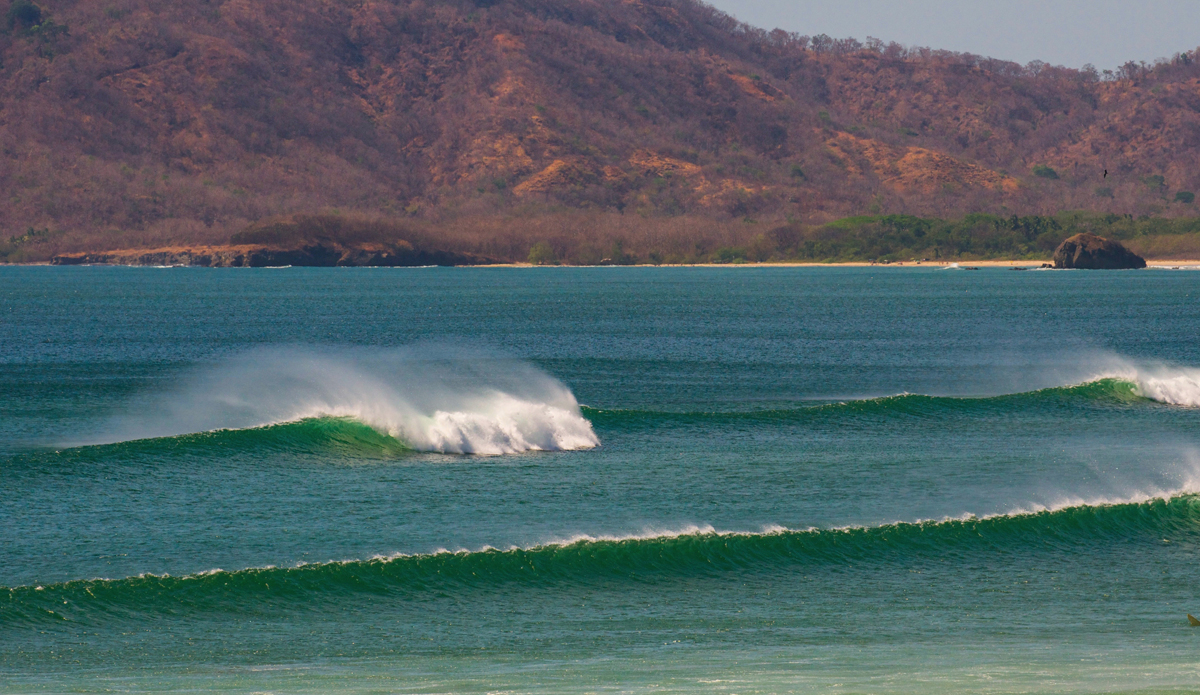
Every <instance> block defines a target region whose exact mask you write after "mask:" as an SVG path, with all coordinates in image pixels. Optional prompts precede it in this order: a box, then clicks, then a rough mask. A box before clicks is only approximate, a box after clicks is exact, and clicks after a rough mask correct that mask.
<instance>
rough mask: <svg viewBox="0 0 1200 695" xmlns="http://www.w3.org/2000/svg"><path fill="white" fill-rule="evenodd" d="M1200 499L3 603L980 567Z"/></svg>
mask: <svg viewBox="0 0 1200 695" xmlns="http://www.w3.org/2000/svg"><path fill="white" fill-rule="evenodd" d="M1198 524H1200V497H1198V496H1197V495H1196V494H1195V490H1194V486H1189V487H1187V488H1186V489H1185V490H1176V491H1170V492H1163V493H1149V494H1136V495H1133V496H1131V497H1129V498H1127V499H1125V500H1112V501H1109V500H1091V501H1089V502H1086V503H1075V502H1074V501H1068V502H1064V504H1063V505H1062V506H1059V505H1055V506H1053V507H1049V508H1045V507H1039V508H1033V509H1016V510H1013V511H1012V512H1009V513H1007V514H999V515H994V516H987V517H976V516H971V515H965V516H962V517H958V518H945V519H940V520H922V521H914V522H897V523H890V524H882V525H878V526H852V527H845V528H808V529H789V528H784V527H780V526H772V527H767V528H764V529H763V530H761V531H759V532H723V531H718V530H716V529H714V528H713V527H711V526H689V527H685V528H681V529H677V530H670V531H647V532H645V533H642V534H632V535H618V536H591V535H577V536H572V537H569V538H564V539H561V540H557V541H553V542H549V543H542V544H537V545H533V546H528V547H510V548H507V549H497V548H491V547H485V548H481V549H478V550H473V551H469V550H456V551H452V550H439V551H436V552H433V553H427V554H418V555H392V556H386V557H382V556H381V557H375V558H371V559H368V560H352V561H342V562H328V563H319V564H303V565H298V566H295V567H262V568H251V569H243V570H237V571H224V570H212V571H209V572H203V573H199V574H193V575H187V576H180V577H174V576H168V575H151V574H146V575H141V576H136V577H127V578H124V579H92V580H76V581H69V582H64V583H60V584H51V585H46V586H21V587H14V588H8V589H0V596H3V597H5V598H6V599H7V600H0V625H8V626H17V625H23V626H35V625H46V624H47V623H55V622H62V621H71V622H76V623H80V624H85V625H86V624H90V623H94V622H108V621H111V620H113V619H118V620H119V619H128V620H131V621H138V620H144V619H145V616H147V615H164V614H169V615H190V614H192V613H195V612H217V613H222V612H234V611H242V610H246V609H247V607H248V606H253V609H254V610H297V609H303V607H304V606H306V605H309V606H311V605H324V604H326V603H328V602H330V601H337V600H339V599H343V598H346V597H351V596H354V595H370V596H373V597H380V596H386V597H388V598H390V599H400V600H403V599H409V598H419V597H421V596H425V595H427V594H429V593H430V592H435V593H445V592H451V593H453V592H469V591H472V590H473V589H475V588H478V587H489V586H490V587H495V586H502V585H505V584H517V585H523V586H556V585H563V584H589V583H592V582H598V581H599V582H609V583H611V582H618V583H619V582H642V581H653V580H655V578H670V577H699V576H721V575H726V574H731V573H732V574H740V573H744V572H747V571H753V572H763V571H771V570H788V569H790V568H797V567H806V566H827V565H845V564H853V565H855V566H856V567H864V566H868V567H869V566H877V567H879V568H880V569H883V570H884V571H893V569H894V565H895V564H897V563H898V564H905V565H907V564H911V563H912V562H914V561H917V560H920V559H921V558H925V559H930V558H946V557H951V556H959V557H961V556H963V555H965V554H969V553H994V552H999V553H1004V554H1005V555H1006V556H1010V555H1012V554H1015V553H1022V552H1029V551H1031V550H1047V549H1050V550H1072V549H1079V548H1083V549H1085V550H1093V549H1095V550H1101V551H1106V550H1109V549H1111V547H1112V546H1113V544H1115V543H1119V542H1124V541H1131V540H1133V541H1136V540H1138V539H1142V540H1147V539H1149V540H1153V541H1154V542H1161V540H1162V539H1163V538H1167V537H1178V538H1194V537H1195V536H1196V534H1197V529H1198Z"/></svg>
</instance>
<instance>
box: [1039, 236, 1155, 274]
mask: <svg viewBox="0 0 1200 695" xmlns="http://www.w3.org/2000/svg"><path fill="white" fill-rule="evenodd" d="M1054 267H1055V268H1086V269H1089V270H1125V269H1129V268H1145V267H1146V259H1144V258H1142V257H1141V256H1139V255H1137V254H1136V253H1134V252H1132V251H1130V250H1129V249H1127V248H1125V247H1124V246H1122V245H1121V243H1120V242H1118V241H1113V240H1112V239H1105V238H1104V237H1102V236H1096V235H1095V234H1088V233H1086V232H1084V233H1083V234H1076V235H1075V236H1073V237H1070V238H1069V239H1067V240H1066V241H1064V242H1063V243H1061V244H1059V246H1058V249H1057V250H1055V252H1054Z"/></svg>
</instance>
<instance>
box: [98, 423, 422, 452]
mask: <svg viewBox="0 0 1200 695" xmlns="http://www.w3.org/2000/svg"><path fill="white" fill-rule="evenodd" d="M180 450H187V451H194V452H197V453H201V452H204V451H209V450H216V451H218V452H226V453H236V452H242V451H252V452H291V453H297V452H316V453H332V454H345V455H352V456H364V457H387V458H392V457H396V456H403V455H406V454H410V453H412V451H413V450H412V449H411V448H410V447H409V446H408V445H407V444H405V443H404V442H402V441H400V440H399V439H396V438H395V437H392V436H390V435H388V434H385V433H383V432H380V431H378V430H376V429H375V428H373V427H371V426H370V425H366V424H364V423H362V422H359V421H357V420H355V419H353V418H343V417H322V418H306V419H304V420H298V421H296V422H285V423H280V424H277V425H266V426H263V427H251V428H246V429H237V430H214V431H212V432H199V433H196V434H181V435H176V436H173V437H155V438H152V439H135V440H132V441H127V442H118V443H115V444H93V445H89V446H85V447H79V448H78V449H77V452H79V453H83V454H90V455H91V456H94V457H98V458H107V457H110V456H115V455H129V454H147V455H154V454H156V453H169V452H175V451H180Z"/></svg>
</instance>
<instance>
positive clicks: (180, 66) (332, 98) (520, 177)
mask: <svg viewBox="0 0 1200 695" xmlns="http://www.w3.org/2000/svg"><path fill="white" fill-rule="evenodd" d="M41 6H42V8H43V11H44V20H43V26H41V27H40V28H39V27H26V26H23V25H18V26H15V27H14V28H13V30H12V31H11V32H9V33H8V34H7V35H6V36H4V37H3V38H2V39H0V58H2V60H3V67H2V68H0V90H2V91H0V93H2V94H3V99H0V143H2V151H0V183H3V185H4V186H5V190H6V192H8V194H9V199H8V201H7V203H6V205H5V206H3V207H0V236H2V237H4V238H8V237H14V238H16V237H17V236H20V235H24V236H27V237H28V239H27V240H26V241H24V242H22V245H23V247H24V249H25V250H24V251H23V253H24V258H25V259H26V260H33V259H36V258H37V257H39V254H41V256H42V257H46V258H48V257H49V255H52V254H53V253H56V252H64V251H69V250H71V249H88V250H95V249H105V248H130V247H134V246H142V247H148V246H154V245H167V244H179V243H188V244H215V243H222V242H224V241H225V240H227V239H228V237H229V235H230V234H232V233H234V232H236V231H237V230H239V229H242V228H244V227H245V226H246V225H248V224H250V223H252V222H254V221H256V220H259V219H263V218H267V217H270V216H273V215H280V214H290V213H296V212H306V211H309V212H311V211H317V210H330V209H337V210H346V211H354V212H357V213H365V214H377V215H386V216H393V217H407V218H414V219H420V220H425V221H430V222H437V221H438V220H445V219H454V218H460V217H462V216H489V215H491V216H509V217H518V216H522V215H526V216H527V215H533V214H537V213H538V211H540V210H561V209H580V210H598V211H619V212H624V213H635V214H639V215H643V216H651V217H654V216H658V217H670V216H678V215H701V216H705V217H712V218H724V219H734V218H737V219H740V218H747V217H749V218H754V219H780V220H782V219H785V218H787V219H798V220H811V221H823V220H828V219H831V218H834V217H839V216H843V215H847V214H854V213H859V212H864V211H868V210H869V211H883V212H907V213H917V214H936V215H955V214H960V213H963V212H969V211H979V210H990V211H1001V210H1006V211H1012V210H1018V211H1021V212H1023V213H1034V212H1052V211H1056V210H1060V209H1092V210H1104V211H1114V212H1121V213H1127V212H1128V213H1147V212H1149V213H1160V214H1168V215H1170V214H1187V213H1191V212H1192V208H1191V207H1190V206H1191V203H1190V202H1188V199H1187V195H1184V194H1187V193H1190V192H1192V191H1194V190H1195V189H1196V188H1200V179H1198V177H1200V167H1198V166H1197V164H1198V162H1197V161H1196V160H1197V152H1198V148H1197V146H1198V145H1200V68H1197V67H1196V66H1195V65H1193V64H1192V63H1191V59H1192V56H1191V55H1190V54H1189V55H1187V56H1182V57H1180V58H1179V59H1178V60H1176V61H1175V62H1173V63H1170V64H1165V65H1162V66H1160V67H1158V68H1156V69H1154V70H1152V71H1146V72H1143V73H1136V74H1135V73H1133V72H1130V73H1129V75H1128V76H1127V79H1123V80H1118V81H1110V82H1102V81H1097V80H1095V79H1093V77H1092V76H1089V75H1086V74H1083V73H1079V72H1076V71H1071V70H1064V69H1056V68H1046V67H1037V66H1035V67H1034V68H1030V69H1025V68H1020V67H1019V66H1015V65H1012V64H1008V63H1003V62H1000V61H987V60H981V59H979V58H977V57H974V56H960V55H953V54H948V53H938V52H929V51H923V52H922V51H903V50H900V49H899V48H898V47H894V46H893V47H883V46H874V47H862V46H856V45H855V44H853V43H841V44H830V43H829V42H825V41H823V40H822V41H818V42H810V41H808V40H807V39H806V38H803V37H795V36H791V35H788V34H785V33H783V32H763V31H757V30H753V29H751V28H749V27H745V26H742V25H739V24H738V23H737V22H735V21H734V20H732V19H731V18H730V17H728V16H726V15H723V14H721V13H720V12H718V11H716V10H714V9H712V8H710V7H707V6H704V5H701V4H698V3H695V2H692V1H691V0H487V1H483V0H476V1H475V2H471V1H469V0H450V1H447V2H437V3H430V2H425V1H423V0H390V1H383V0H378V1H377V0H369V1H367V2H361V3H340V2H333V1H332V0H256V1H255V2H247V1H245V0H208V1H204V0H189V1H188V2H183V1H181V0H166V1H164V0H117V1H115V2H112V3H93V2H82V1H79V0H45V2H42V3H41ZM46 22H49V24H48V25H47V24H46ZM46 26H48V27H49V29H46V28H45V27H46ZM56 27H58V28H60V29H61V28H64V27H65V29H66V30H65V31H62V30H59V29H56ZM1035 73H1036V74H1035ZM1105 170H1107V171H1108V172H1109V175H1108V177H1107V178H1105V177H1104V176H1103V172H1104V171H1105ZM1035 172H1036V173H1035ZM28 230H33V231H44V232H45V233H43V234H32V235H30V234H28V233H27V232H28ZM22 238H24V237H22ZM0 240H2V239H0Z"/></svg>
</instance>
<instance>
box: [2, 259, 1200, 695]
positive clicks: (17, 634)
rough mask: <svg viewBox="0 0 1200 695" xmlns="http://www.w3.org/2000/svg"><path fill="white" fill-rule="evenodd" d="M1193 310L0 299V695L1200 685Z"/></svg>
mask: <svg viewBox="0 0 1200 695" xmlns="http://www.w3.org/2000/svg"><path fill="white" fill-rule="evenodd" d="M1198 298H1200V272H1188V271H1178V272H1176V271H1167V270H1147V271H1130V272H1095V273H1090V272H1012V271H1008V270H1000V269H996V270H990V269H989V270H982V271H978V272H963V271H954V270H941V269H935V268H754V269H751V268H729V269H701V268H593V269H589V268H563V269H559V268H537V269H479V268H475V269H440V268H422V269H301V268H286V269H254V270H251V269H184V268H174V269H149V268H102V267H92V268H86V267H84V268H51V267H17V268H13V267H0V692H33V693H44V692H147V693H149V692H154V693H158V692H189V693H194V692H209V691H235V692H311V693H326V692H340V691H353V692H364V693H366V692H381V693H382V692H388V693H392V692H401V693H447V692H455V693H458V692H462V693H486V692H506V693H527V692H528V693H584V692H662V693H670V692H712V693H777V692H810V691H823V692H824V691H833V692H846V693H929V692H934V693H938V692H947V693H949V692H955V693H957V692H980V693H983V692H987V693H993V692H994V693H1027V692H1072V693H1075V692H1139V693H1149V692H1183V691H1187V692H1193V691H1196V690H1198V689H1200V687H1198V686H1197V683H1200V628H1195V629H1193V628H1190V627H1189V626H1188V622H1187V619H1186V614H1187V613H1188V612H1191V613H1193V614H1196V613H1200V582H1198V580H1200V447H1198V446H1197V432H1198V430H1197V426H1198V425H1200V305H1198V302H1197V299H1198Z"/></svg>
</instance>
